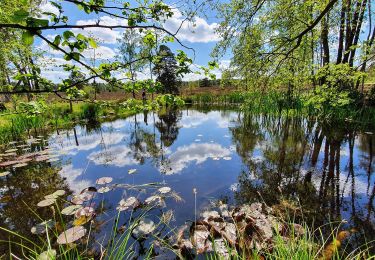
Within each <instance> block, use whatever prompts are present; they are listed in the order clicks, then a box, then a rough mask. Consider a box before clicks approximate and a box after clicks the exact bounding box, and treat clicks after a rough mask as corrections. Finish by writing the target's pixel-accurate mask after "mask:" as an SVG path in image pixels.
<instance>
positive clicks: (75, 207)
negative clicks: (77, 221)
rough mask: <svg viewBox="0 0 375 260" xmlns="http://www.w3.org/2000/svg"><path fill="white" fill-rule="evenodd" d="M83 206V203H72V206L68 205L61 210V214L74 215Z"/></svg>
mask: <svg viewBox="0 0 375 260" xmlns="http://www.w3.org/2000/svg"><path fill="white" fill-rule="evenodd" d="M81 208H82V206H81V205H71V206H68V207H66V208H64V209H63V210H62V211H61V214H63V215H74V214H75V213H76V212H77V210H79V209H81Z"/></svg>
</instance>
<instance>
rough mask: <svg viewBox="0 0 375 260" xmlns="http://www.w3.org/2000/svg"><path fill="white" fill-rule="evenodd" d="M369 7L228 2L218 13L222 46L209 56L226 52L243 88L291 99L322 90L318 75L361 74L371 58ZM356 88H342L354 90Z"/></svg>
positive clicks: (282, 0)
mask: <svg viewBox="0 0 375 260" xmlns="http://www.w3.org/2000/svg"><path fill="white" fill-rule="evenodd" d="M371 2H372V1H368V0H354V1H347V0H324V1H303V0H298V1H291V0H276V1H269V0H262V1H258V0H251V1H243V0H231V1H229V2H226V3H222V4H219V5H218V7H217V8H218V11H219V13H220V16H221V17H222V18H223V20H222V22H221V23H220V26H219V28H218V32H219V34H220V35H221V38H222V40H221V41H220V42H219V43H218V44H217V46H216V48H215V50H214V52H213V54H214V55H215V56H216V57H220V55H221V54H223V53H226V52H225V50H227V49H229V48H230V49H231V50H232V53H233V57H232V64H233V66H234V67H235V69H236V76H238V77H239V78H240V79H241V80H242V81H244V82H243V83H244V84H243V85H245V86H253V87H258V88H261V89H262V90H264V89H266V88H268V87H273V86H274V87H277V88H285V86H287V87H288V92H289V93H292V92H293V90H294V88H296V87H298V86H300V87H306V86H311V85H316V84H327V82H326V80H325V79H324V78H320V80H319V82H318V81H317V80H316V78H315V76H316V74H317V73H318V72H319V70H320V69H323V70H326V69H327V67H328V66H329V67H330V69H332V68H335V66H336V65H340V64H345V65H346V66H348V67H349V68H350V69H351V70H352V72H351V73H354V72H355V71H365V70H366V69H367V64H369V62H368V61H369V60H371V59H372V58H373V56H372V54H371V50H372V46H373V43H374V39H375V23H374V21H373V19H374V18H373V15H372V6H371ZM367 14H368V15H367ZM337 25H339V28H337ZM337 30H338V32H337ZM332 46H337V48H336V49H334V48H332ZM341 67H342V66H339V69H340V68H341ZM358 82H359V81H358V80H357V79H355V80H353V81H352V82H351V83H350V84H349V85H348V86H347V88H350V89H352V90H356V89H357V88H358ZM301 83H302V84H301Z"/></svg>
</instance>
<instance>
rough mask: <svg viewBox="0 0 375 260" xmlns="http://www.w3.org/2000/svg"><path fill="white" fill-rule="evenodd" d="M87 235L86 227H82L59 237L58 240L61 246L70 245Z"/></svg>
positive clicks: (72, 229) (70, 229) (69, 230)
mask: <svg viewBox="0 0 375 260" xmlns="http://www.w3.org/2000/svg"><path fill="white" fill-rule="evenodd" d="M85 234H86V229H85V228H84V227H82V226H77V227H72V228H69V229H68V230H66V231H64V232H63V233H61V234H60V235H59V237H58V238H57V243H58V244H60V245H62V244H70V243H73V242H74V241H77V240H78V239H80V238H82V237H83V236H84V235H85Z"/></svg>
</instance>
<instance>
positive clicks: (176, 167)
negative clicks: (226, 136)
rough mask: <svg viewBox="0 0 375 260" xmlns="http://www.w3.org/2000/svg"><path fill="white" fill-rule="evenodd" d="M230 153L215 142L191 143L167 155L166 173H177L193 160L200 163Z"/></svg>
mask: <svg viewBox="0 0 375 260" xmlns="http://www.w3.org/2000/svg"><path fill="white" fill-rule="evenodd" d="M230 154H231V151H230V150H229V149H227V148H225V147H223V146H221V145H219V144H215V143H201V144H197V143H193V144H190V145H188V146H182V147H179V148H177V151H175V152H174V153H172V154H171V155H170V156H169V158H168V160H169V164H168V168H169V169H168V170H167V171H166V174H167V175H171V174H175V173H178V172H180V171H182V170H183V169H184V168H185V167H187V166H188V164H189V163H191V162H194V161H195V163H196V164H201V163H203V162H205V161H206V160H207V159H208V158H213V157H218V158H223V157H225V156H229V155H230Z"/></svg>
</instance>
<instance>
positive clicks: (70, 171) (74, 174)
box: [59, 164, 93, 193]
mask: <svg viewBox="0 0 375 260" xmlns="http://www.w3.org/2000/svg"><path fill="white" fill-rule="evenodd" d="M82 173H83V169H80V168H77V169H74V168H73V165H71V164H69V165H64V166H63V167H62V168H61V170H60V172H59V174H60V175H61V177H63V178H65V179H66V182H67V183H68V185H69V188H70V189H71V190H72V191H74V193H80V192H81V191H82V190H83V189H85V188H87V187H90V186H93V184H92V183H91V181H90V180H77V179H78V178H79V177H80V176H81V175H82Z"/></svg>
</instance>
